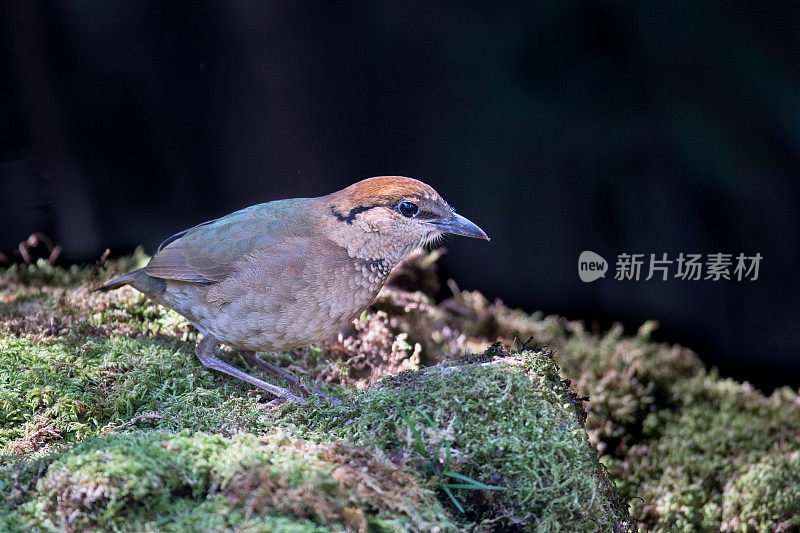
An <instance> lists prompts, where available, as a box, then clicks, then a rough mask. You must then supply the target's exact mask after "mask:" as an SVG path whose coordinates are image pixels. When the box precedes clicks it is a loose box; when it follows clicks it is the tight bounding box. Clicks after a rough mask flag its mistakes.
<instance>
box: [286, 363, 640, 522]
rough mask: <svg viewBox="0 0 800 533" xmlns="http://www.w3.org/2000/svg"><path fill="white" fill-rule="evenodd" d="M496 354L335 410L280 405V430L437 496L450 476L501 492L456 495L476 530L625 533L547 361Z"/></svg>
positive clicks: (571, 400)
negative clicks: (393, 463) (391, 457)
mask: <svg viewBox="0 0 800 533" xmlns="http://www.w3.org/2000/svg"><path fill="white" fill-rule="evenodd" d="M491 353H492V352H491V351H490V352H489V353H488V355H487V357H486V359H487V360H486V361H483V362H470V363H460V362H455V363H451V364H442V365H438V366H436V367H432V368H429V369H425V370H420V371H416V372H407V373H404V374H400V375H398V376H396V377H392V378H387V379H384V380H383V381H382V382H381V383H380V384H379V385H378V386H376V387H374V388H372V389H370V390H369V391H367V392H366V393H364V394H360V395H356V396H353V397H351V398H349V399H348V401H347V402H346V403H345V404H344V405H342V406H334V405H331V404H328V403H316V404H315V405H313V406H308V405H286V406H285V407H284V408H283V409H282V410H281V411H280V413H279V415H278V416H279V421H280V423H282V424H285V423H287V422H288V423H290V424H291V426H292V428H293V430H294V431H297V432H299V433H300V434H301V435H303V436H304V437H305V438H309V439H312V440H315V441H326V440H328V439H330V438H331V437H332V436H335V437H338V438H343V439H347V440H349V441H352V442H354V443H356V444H359V445H367V446H379V447H381V448H382V449H384V450H386V451H387V453H393V454H395V456H396V455H398V454H399V456H400V457H401V459H399V460H400V461H402V462H404V463H407V464H408V465H409V466H411V467H413V468H415V469H417V470H418V471H419V472H420V473H421V474H422V475H425V472H426V471H427V472H428V475H433V476H435V477H436V478H439V479H440V481H439V484H440V485H441V484H446V483H447V482H448V481H447V480H446V479H443V478H447V473H448V472H454V473H456V474H459V475H465V476H467V477H469V478H471V479H474V480H477V481H479V482H482V483H485V484H492V485H499V486H500V487H502V488H503V490H502V491H474V492H473V491H458V490H456V491H455V492H457V493H458V497H460V498H463V499H464V507H465V508H466V516H467V517H469V522H470V523H471V524H472V526H473V527H474V526H476V525H484V526H489V525H490V524H491V525H492V526H494V527H497V528H499V529H500V530H508V529H509V528H512V527H515V526H519V525H520V524H527V525H529V526H531V527H534V525H535V528H536V529H538V530H540V531H558V530H566V531H593V530H598V531H615V530H616V531H621V530H623V529H626V530H627V529H628V528H629V527H630V523H629V521H628V519H627V504H626V503H624V502H622V501H621V500H620V499H619V498H618V496H617V494H616V491H615V489H614V486H613V484H612V483H611V481H610V480H609V478H608V477H607V475H606V473H605V471H604V469H603V468H602V466H601V465H600V464H599V462H598V460H597V457H596V455H595V453H594V451H593V450H592V449H591V446H590V445H589V441H588V436H587V435H586V431H585V430H584V428H583V420H584V418H585V415H584V412H583V410H582V408H581V406H580V404H579V403H578V402H577V401H576V398H575V396H574V395H573V394H571V393H570V392H569V390H568V388H567V386H568V383H566V382H564V381H563V380H562V379H561V377H560V376H559V373H558V367H557V366H556V365H555V363H554V362H553V360H552V358H551V357H550V356H549V354H546V353H534V352H527V351H526V352H521V353H518V354H515V355H508V354H504V355H505V356H503V357H497V358H495V359H491ZM442 472H444V474H443V473H442ZM449 481H450V482H452V481H453V479H452V478H451V479H450V480H449Z"/></svg>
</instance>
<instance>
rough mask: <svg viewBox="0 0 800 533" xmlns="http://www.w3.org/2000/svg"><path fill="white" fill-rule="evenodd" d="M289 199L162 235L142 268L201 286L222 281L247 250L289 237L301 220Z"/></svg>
mask: <svg viewBox="0 0 800 533" xmlns="http://www.w3.org/2000/svg"><path fill="white" fill-rule="evenodd" d="M300 207H301V204H298V203H297V202H296V201H295V200H281V201H276V202H268V203H266V204H259V205H254V206H252V207H248V208H246V209H242V210H241V211H236V212H235V213H231V214H230V215H227V216H225V217H222V218H219V219H216V220H213V221H209V222H206V223H203V224H200V225H199V226H195V227H193V228H191V229H188V230H186V231H185V232H181V233H179V234H176V236H174V240H173V237H171V238H170V239H167V241H166V244H164V246H163V247H162V248H161V249H159V251H158V252H156V254H155V255H154V256H153V258H152V259H151V260H150V262H149V263H148V264H147V266H146V267H145V272H147V274H148V275H150V276H152V277H154V278H161V279H169V280H176V281H185V282H189V283H197V284H202V285H207V284H211V283H217V282H220V281H222V280H224V279H225V278H226V277H228V276H229V275H230V274H231V273H233V272H234V271H235V268H236V265H237V263H239V262H240V261H242V260H244V258H245V257H246V255H247V254H250V253H252V252H254V251H257V250H266V249H269V248H272V247H274V246H275V245H277V244H279V243H280V242H281V241H282V240H283V239H285V238H288V237H291V236H292V235H294V234H296V233H297V232H298V231H299V232H300V233H301V234H302V233H303V232H302V230H301V226H303V225H304V224H305V223H306V221H305V220H304V219H303V217H302V213H301V212H300V211H299V208H300Z"/></svg>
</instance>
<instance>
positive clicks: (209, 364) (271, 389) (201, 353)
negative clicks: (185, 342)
mask: <svg viewBox="0 0 800 533" xmlns="http://www.w3.org/2000/svg"><path fill="white" fill-rule="evenodd" d="M216 346H217V339H216V337H214V336H213V335H205V336H204V337H203V340H202V341H200V344H198V345H197V350H195V353H196V354H197V358H198V359H200V362H201V363H203V366H204V367H206V368H213V369H214V370H219V371H220V372H224V373H225V374H228V375H229V376H233V377H235V378H239V379H241V380H242V381H246V382H247V383H249V384H251V385H253V386H256V387H258V388H259V389H264V390H265V391H267V392H268V393H270V394H274V395H275V396H277V397H279V398H283V399H285V400H288V401H290V402H300V401H302V400H303V399H302V398H300V397H299V396H297V395H295V394H292V393H291V392H290V391H289V390H288V389H284V388H283V387H278V386H276V385H272V384H270V383H267V382H266V381H261V380H260V379H258V378H257V377H254V376H251V375H250V374H247V373H246V372H242V371H241V370H239V369H238V368H236V367H233V366H231V365H229V364H228V363H225V362H224V361H220V360H219V359H218V358H217V357H216V356H215V355H214V348H216Z"/></svg>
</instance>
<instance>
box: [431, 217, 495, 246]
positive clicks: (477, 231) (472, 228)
mask: <svg viewBox="0 0 800 533" xmlns="http://www.w3.org/2000/svg"><path fill="white" fill-rule="evenodd" d="M426 222H427V223H428V224H430V225H431V226H433V227H434V228H436V231H441V232H442V233H452V234H453V235H463V236H464V237H474V238H476V239H484V240H487V241H488V240H489V237H488V236H487V235H486V233H484V231H483V230H482V229H481V228H479V227H478V225H477V224H475V223H474V222H472V221H471V220H469V219H468V218H464V217H462V216H461V215H459V214H457V213H453V214H452V215H451V216H449V217H448V218H436V219H433V220H428V221H426Z"/></svg>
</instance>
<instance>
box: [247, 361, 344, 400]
mask: <svg viewBox="0 0 800 533" xmlns="http://www.w3.org/2000/svg"><path fill="white" fill-rule="evenodd" d="M239 355H241V356H242V359H244V362H245V363H247V364H248V365H250V366H252V367H253V368H255V369H258V370H261V371H262V372H266V373H267V374H272V375H273V376H275V377H276V378H283V379H285V380H286V381H288V382H289V383H291V384H292V385H295V386H300V387H303V388H304V389H306V390H308V391H309V392H313V393H316V394H317V395H319V397H320V398H327V399H330V400H331V401H332V402H333V403H335V404H340V403H342V402H341V401H340V400H338V399H336V398H333V397H331V396H329V395H328V394H326V393H324V392H322V391H321V390H318V389H316V388H314V387H312V386H311V385H306V384H305V383H303V382H301V381H300V380H299V379H297V378H296V377H294V376H293V375H291V374H290V373H288V372H286V371H285V370H282V369H280V368H278V367H277V366H275V365H273V364H271V363H268V362H266V361H264V360H263V359H261V358H260V357H259V356H257V355H256V353H255V352H252V351H250V350H239Z"/></svg>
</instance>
